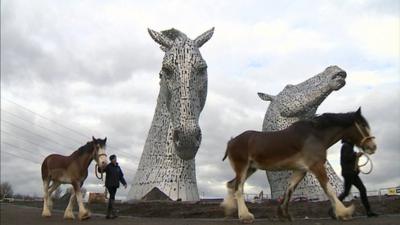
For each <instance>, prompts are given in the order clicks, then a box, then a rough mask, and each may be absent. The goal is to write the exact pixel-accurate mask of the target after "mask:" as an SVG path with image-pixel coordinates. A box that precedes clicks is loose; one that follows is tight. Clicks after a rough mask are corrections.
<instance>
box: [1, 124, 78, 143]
mask: <svg viewBox="0 0 400 225" xmlns="http://www.w3.org/2000/svg"><path fill="white" fill-rule="evenodd" d="M1 120H2V121H3V122H5V123H7V124H9V125H11V126H13V127H16V128H18V129H21V130H24V131H26V132H28V133H31V134H33V135H36V136H38V137H41V138H43V139H46V140H48V141H50V142H53V143H55V144H57V145H61V146H64V147H66V148H68V149H71V147H70V146H66V145H64V144H61V143H59V142H57V141H54V140H52V139H50V138H48V137H45V136H43V135H40V134H37V133H34V132H32V131H31V130H28V129H26V128H23V127H21V126H18V125H16V124H14V123H12V122H10V121H7V120H5V119H3V118H2V119H1ZM72 149H73V148H72Z"/></svg>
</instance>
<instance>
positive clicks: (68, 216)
mask: <svg viewBox="0 0 400 225" xmlns="http://www.w3.org/2000/svg"><path fill="white" fill-rule="evenodd" d="M64 219H65V220H74V219H75V216H74V214H72V215H64Z"/></svg>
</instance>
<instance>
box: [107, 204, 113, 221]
mask: <svg viewBox="0 0 400 225" xmlns="http://www.w3.org/2000/svg"><path fill="white" fill-rule="evenodd" d="M111 213H112V204H111V199H109V200H108V207H107V215H106V219H111Z"/></svg>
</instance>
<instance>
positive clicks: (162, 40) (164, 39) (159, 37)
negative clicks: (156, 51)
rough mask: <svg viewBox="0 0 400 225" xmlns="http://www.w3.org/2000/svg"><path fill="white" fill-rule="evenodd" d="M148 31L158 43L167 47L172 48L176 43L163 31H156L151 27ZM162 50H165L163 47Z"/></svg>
mask: <svg viewBox="0 0 400 225" xmlns="http://www.w3.org/2000/svg"><path fill="white" fill-rule="evenodd" d="M147 31H148V32H149V34H150V36H151V38H153V40H154V41H155V42H157V43H158V44H160V45H161V46H163V47H164V48H166V49H170V48H171V47H172V45H173V44H174V42H173V41H172V40H171V39H169V38H168V37H167V36H165V35H163V34H162V33H159V32H157V31H154V30H152V29H150V28H147ZM162 50H163V51H164V49H163V48H162Z"/></svg>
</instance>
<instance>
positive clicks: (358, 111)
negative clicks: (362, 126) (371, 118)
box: [356, 106, 361, 116]
mask: <svg viewBox="0 0 400 225" xmlns="http://www.w3.org/2000/svg"><path fill="white" fill-rule="evenodd" d="M356 114H357V115H358V116H361V106H360V107H358V109H357V111H356Z"/></svg>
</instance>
